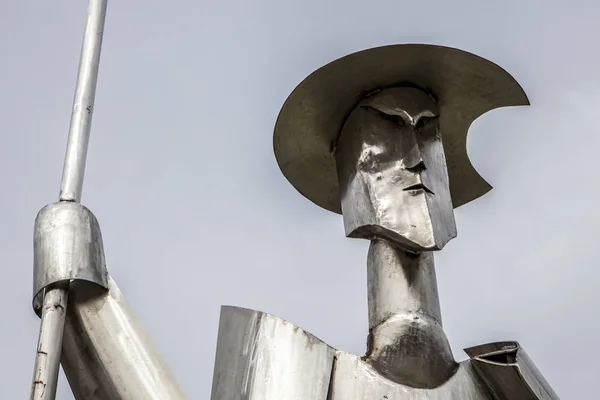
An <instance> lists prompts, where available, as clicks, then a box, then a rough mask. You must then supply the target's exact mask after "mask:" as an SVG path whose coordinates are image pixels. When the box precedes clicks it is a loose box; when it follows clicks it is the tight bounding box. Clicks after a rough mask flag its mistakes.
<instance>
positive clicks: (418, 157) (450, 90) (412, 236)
mask: <svg viewBox="0 0 600 400" xmlns="http://www.w3.org/2000/svg"><path fill="white" fill-rule="evenodd" d="M525 104H529V102H528V100H527V96H526V95H525V93H524V92H523V90H522V89H521V87H520V86H519V84H518V83H517V82H516V81H515V80H514V79H513V78H512V77H511V76H510V75H509V74H508V73H507V72H506V71H504V70H502V69H501V68H500V67H498V66H497V65H495V64H493V63H491V62H489V61H487V60H484V59H482V58H480V57H477V56H475V55H472V54H469V53H466V52H463V51H460V50H456V49H450V48H445V47H439V46H428V45H399V46H387V47H383V48H377V49H372V50H366V51H363V52H359V53H356V54H352V55H350V56H347V57H344V58H342V59H340V60H337V61H334V62H332V63H330V64H328V65H326V66H325V67H323V68H321V69H320V70H318V71H316V72H315V73H313V74H312V75H311V76H309V77H308V78H307V79H306V80H305V81H304V82H302V83H301V84H300V85H299V86H298V87H297V88H296V89H295V90H294V92H293V93H292V94H291V95H290V97H289V98H288V100H287V101H286V103H285V104H284V106H283V108H282V110H281V113H280V115H279V118H278V120H277V124H276V127H275V135H274V147H275V155H276V158H277V161H278V163H279V166H280V168H281V170H282V172H283V173H284V175H285V176H286V178H287V179H288V180H289V181H290V183H291V184H292V185H293V186H294V187H295V188H296V189H297V190H298V191H299V192H300V193H301V194H303V195H304V196H306V197H307V198H309V199H310V200H311V201H313V202H314V203H316V204H318V205H319V206H321V207H324V208H326V209H328V210H331V211H334V212H338V213H339V212H341V213H342V214H343V217H344V225H345V229H346V235H347V236H349V237H356V238H364V239H368V240H370V241H371V247H370V250H369V256H368V301H369V339H368V350H367V354H366V355H365V356H363V357H358V356H355V355H351V354H348V353H345V352H342V351H337V352H335V357H334V359H333V368H332V369H331V370H330V369H329V368H328V367H329V365H330V363H328V362H325V361H324V359H328V358H326V357H325V358H323V356H322V354H321V352H327V353H328V354H329V352H331V351H332V350H331V349H330V348H329V347H328V346H326V345H325V344H324V343H322V342H321V341H319V340H316V339H314V338H312V336H310V338H311V340H310V343H313V344H311V345H302V346H300V345H299V344H298V343H297V341H298V340H304V341H308V339H306V338H305V335H308V334H306V333H304V332H303V331H301V330H300V329H299V328H297V327H294V326H292V325H289V323H284V322H283V321H281V320H278V319H276V318H275V317H270V316H269V317H268V320H269V321H271V323H270V324H267V323H263V322H262V318H258V316H264V315H266V314H262V313H259V312H257V311H252V310H244V311H243V312H242V311H238V310H239V309H234V308H232V309H226V311H224V312H223V313H222V316H221V328H220V330H219V338H218V344H217V354H216V363H215V365H216V367H215V375H214V378H213V394H212V400H242V399H243V400H276V399H277V400H279V399H313V398H316V399H327V400H352V399H356V400H358V399H387V400H404V399H414V400H416V399H423V400H446V399H461V400H487V399H494V400H507V399H532V400H533V399H538V400H541V399H552V400H555V399H558V397H557V396H556V394H554V393H553V392H552V390H551V389H550V388H549V386H548V384H547V383H546V382H545V380H544V379H543V377H542V376H541V374H539V372H537V370H536V369H535V367H534V366H533V364H532V363H531V362H530V361H529V359H528V358H527V357H526V355H525V353H523V352H522V350H520V349H519V348H518V346H517V345H516V344H512V345H510V344H509V345H506V344H501V345H494V344H492V345H485V346H481V347H478V348H473V349H469V350H467V352H468V353H469V355H470V356H471V359H470V360H467V361H464V362H461V363H457V362H456V361H455V360H454V357H453V355H452V352H451V350H450V345H449V343H448V339H447V338H446V335H445V333H444V331H443V328H442V318H441V313H440V304H439V297H438V290H437V282H436V277H435V269H434V263H433V253H432V251H435V250H440V249H442V248H443V247H444V245H445V244H446V243H447V242H448V241H449V240H451V239H452V238H454V237H455V236H456V226H455V221H454V210H453V208H454V207H458V206H460V205H462V204H465V203H467V202H469V201H471V200H474V199H476V198H477V197H480V196H481V195H483V194H485V193H486V192H487V191H489V190H490V188H491V187H490V186H489V185H488V184H487V182H485V181H484V180H483V179H482V178H481V177H480V176H479V174H478V173H477V172H476V171H475V169H474V168H473V167H472V166H471V163H470V162H469V159H468V157H467V154H466V134H467V130H468V128H469V126H470V124H471V123H472V122H473V120H475V118H477V117H478V116H480V115H481V114H483V113H485V112H487V111H489V110H491V109H494V108H497V107H502V106H515V105H525ZM278 325H282V326H286V328H285V329H283V328H280V327H278ZM300 338H303V339H300ZM316 345H317V346H318V347H317V348H315V346H316ZM292 349H293V350H292ZM315 357H316V358H315ZM306 360H308V361H306ZM317 360H318V365H319V367H315V361H317ZM327 381H329V386H328V388H327V391H326V393H325V392H324V391H323V390H324V382H327ZM315 387H318V388H320V390H319V391H317V392H315V391H314V388H315ZM283 388H285V389H283ZM309 394H310V395H309Z"/></svg>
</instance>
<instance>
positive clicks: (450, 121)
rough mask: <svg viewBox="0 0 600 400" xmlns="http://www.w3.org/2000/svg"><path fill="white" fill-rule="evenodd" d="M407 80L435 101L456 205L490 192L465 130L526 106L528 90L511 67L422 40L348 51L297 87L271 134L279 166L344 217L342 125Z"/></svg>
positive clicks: (313, 197) (315, 199)
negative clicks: (369, 99)
mask: <svg viewBox="0 0 600 400" xmlns="http://www.w3.org/2000/svg"><path fill="white" fill-rule="evenodd" d="M404 83H410V84H412V85H416V86H418V87H421V88H422V89H424V90H426V91H428V92H430V93H431V94H432V95H433V96H434V97H435V98H436V100H437V102H438V105H439V107H440V110H441V114H440V129H441V132H442V140H443V143H444V151H445V154H446V163H447V166H448V174H449V178H450V193H451V196H452V203H453V205H454V207H459V206H461V205H463V204H466V203H468V202H470V201H472V200H474V199H476V198H478V197H480V196H483V195H484V194H485V193H487V192H488V191H490V190H491V189H492V187H491V186H490V184H488V183H487V182H486V181H485V180H484V179H483V178H482V177H481V176H480V175H479V173H477V171H476V170H475V168H473V165H472V164H471V161H470V160H469V157H468V155H467V132H468V130H469V127H470V125H471V124H472V123H473V121H474V120H475V119H477V118H478V117H479V116H480V115H482V114H484V113H486V112H488V111H490V110H493V109H495V108H499V107H508V106H522V105H529V100H528V99H527V95H526V94H525V92H524V91H523V89H522V88H521V86H520V85H519V83H518V82H517V81H516V80H515V79H514V78H513V77H512V76H511V75H510V74H509V73H508V72H506V71H505V70H504V69H502V68H501V67H499V66H498V65H496V64H494V63H492V62H490V61H488V60H486V59H484V58H481V57H479V56H476V55H474V54H471V53H468V52H466V51H462V50H458V49H454V48H450V47H443V46H434V45H424V44H401V45H391V46H383V47H377V48H373V49H369V50H364V51H360V52H357V53H354V54H350V55H348V56H345V57H343V58H340V59H338V60H336V61H333V62H331V63H329V64H327V65H325V66H323V67H322V68H320V69H318V70H317V71H315V72H313V73H312V74H311V75H310V76H308V77H307V78H306V79H305V80H304V81H302V83H300V84H299V85H298V86H297V87H296V89H294V91H293V92H292V93H291V94H290V96H289V97H288V99H287V100H286V102H285V104H284V105H283V107H282V109H281V111H280V113H279V117H278V118H277V122H276V124H275V133H274V137H273V146H274V150H275V157H276V159H277V163H278V164H279V167H280V169H281V171H282V172H283V174H284V176H285V177H286V178H287V180H288V181H289V182H290V183H291V184H292V186H294V188H296V190H298V191H299V192H300V193H301V194H302V195H303V196H305V197H306V198H308V199H309V200H311V201H312V202H313V203H315V204H317V205H319V206H321V207H323V208H325V209H327V210H329V211H333V212H335V213H338V214H341V205H340V197H339V185H338V179H337V172H336V165H335V158H334V155H333V150H334V147H335V143H336V141H337V138H338V136H339V134H340V132H341V129H342V126H343V124H344V122H345V120H346V118H347V116H348V115H349V114H350V112H351V111H352V110H353V108H354V107H355V106H356V104H357V103H358V102H359V101H360V100H361V99H362V98H363V97H364V96H365V95H366V94H368V93H369V92H372V91H374V90H377V89H380V88H385V87H390V86H395V85H400V84H404Z"/></svg>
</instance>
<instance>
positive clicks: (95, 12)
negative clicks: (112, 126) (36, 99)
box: [60, 0, 107, 202]
mask: <svg viewBox="0 0 600 400" xmlns="http://www.w3.org/2000/svg"><path fill="white" fill-rule="evenodd" d="M106 3H107V0H90V1H89V4H88V11H87V22H86V25H85V33H84V35H83V45H82V47H81V58H80V59H79V73H78V74H77V86H76V89H75V98H74V99H73V113H72V114H71V126H70V128H69V140H68V143H67V153H66V154H65V163H64V167H63V174H62V183H61V186H60V200H61V201H74V202H79V201H81V190H82V188H83V176H84V173H85V161H86V157H87V148H88V142H89V139H90V128H91V125H92V114H93V112H94V98H95V96H96V82H97V81H98V68H99V66H100V50H101V48H102V36H103V34H104V19H105V17H106Z"/></svg>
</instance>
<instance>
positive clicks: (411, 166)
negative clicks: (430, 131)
mask: <svg viewBox="0 0 600 400" xmlns="http://www.w3.org/2000/svg"><path fill="white" fill-rule="evenodd" d="M404 167H405V168H406V169H407V170H408V171H411V172H415V173H417V172H421V171H424V170H425V169H426V168H425V161H424V160H423V157H422V155H421V151H420V149H419V146H418V145H416V144H415V145H414V146H413V147H412V149H411V150H410V152H409V153H408V154H407V155H406V156H405V157H404Z"/></svg>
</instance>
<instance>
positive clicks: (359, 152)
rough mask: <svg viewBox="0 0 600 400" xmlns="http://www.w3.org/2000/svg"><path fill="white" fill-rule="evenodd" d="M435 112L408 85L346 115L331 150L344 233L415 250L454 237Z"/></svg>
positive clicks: (430, 247) (428, 100) (424, 97)
mask: <svg viewBox="0 0 600 400" xmlns="http://www.w3.org/2000/svg"><path fill="white" fill-rule="evenodd" d="M438 113H439V112H438V108H437V105H436V104H435V102H434V101H433V100H432V99H431V97H429V96H428V94H427V93H425V92H423V91H421V90H419V89H415V88H411V87H400V88H391V89H384V90H382V91H380V92H377V93H376V94H374V95H372V96H369V97H367V98H366V99H365V100H363V101H361V102H360V103H359V104H358V105H357V107H355V108H354V111H352V112H351V113H350V116H349V117H348V119H347V121H346V123H345V124H344V126H343V128H342V132H341V135H340V138H339V140H338V142H337V146H336V149H335V159H336V162H337V170H338V178H339V182H340V197H341V202H342V212H343V216H344V225H345V227H346V235H348V236H350V237H362V238H369V237H372V236H373V235H377V236H381V237H387V238H389V239H390V240H392V241H397V242H399V243H401V244H402V246H403V247H404V248H405V249H407V250H412V251H427V250H439V249H441V248H442V247H444V245H445V244H446V243H447V242H448V241H449V240H450V239H452V238H454V237H455V236H456V225H455V223H454V211H453V207H452V199H451V198H450V189H449V185H448V172H447V170H446V162H445V157H444V148H443V146H442V136H441V134H440V131H439V124H438V119H437V116H438Z"/></svg>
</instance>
